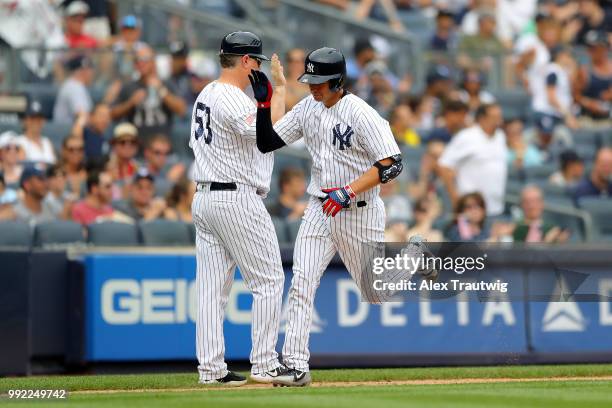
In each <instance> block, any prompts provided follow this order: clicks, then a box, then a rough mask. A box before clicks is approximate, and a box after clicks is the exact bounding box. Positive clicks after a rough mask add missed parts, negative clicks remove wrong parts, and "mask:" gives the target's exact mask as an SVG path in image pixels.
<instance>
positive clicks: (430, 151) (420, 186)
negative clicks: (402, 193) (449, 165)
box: [404, 138, 446, 199]
mask: <svg viewBox="0 0 612 408" xmlns="http://www.w3.org/2000/svg"><path fill="white" fill-rule="evenodd" d="M445 146H446V144H445V143H444V142H443V141H441V140H438V139H433V138H429V139H428V140H427V146H426V149H425V153H424V154H423V156H422V157H421V163H420V168H419V176H418V179H417V181H416V182H414V183H412V184H409V186H408V193H409V195H410V197H414V198H417V199H419V198H423V197H428V196H429V195H430V194H435V192H436V190H437V187H438V186H437V184H438V182H439V179H438V177H437V174H436V168H437V165H438V160H439V159H440V156H441V155H442V152H444V148H445ZM404 171H405V170H404Z"/></svg>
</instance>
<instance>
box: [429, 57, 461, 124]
mask: <svg viewBox="0 0 612 408" xmlns="http://www.w3.org/2000/svg"><path fill="white" fill-rule="evenodd" d="M452 89H453V79H452V74H451V70H450V68H449V67H448V66H446V65H441V64H437V65H434V66H433V67H432V68H431V69H430V70H429V72H428V73H427V78H426V86H425V91H424V92H423V96H422V100H423V103H425V104H431V108H432V111H431V113H430V115H431V116H430V117H424V118H423V119H424V122H423V123H421V127H422V128H423V129H424V130H431V129H433V128H434V123H435V118H436V117H437V116H438V115H439V114H440V113H441V112H442V108H443V106H444V104H445V103H446V102H447V101H448V99H449V96H450V93H451V91H452Z"/></svg>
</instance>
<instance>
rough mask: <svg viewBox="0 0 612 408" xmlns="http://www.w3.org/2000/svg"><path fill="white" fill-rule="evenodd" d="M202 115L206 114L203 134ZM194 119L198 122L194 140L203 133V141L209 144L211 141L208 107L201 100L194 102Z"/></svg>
mask: <svg viewBox="0 0 612 408" xmlns="http://www.w3.org/2000/svg"><path fill="white" fill-rule="evenodd" d="M204 115H206V134H204ZM194 120H195V121H196V123H197V124H198V128H197V129H196V130H195V133H194V135H193V137H194V138H195V140H198V139H199V138H201V137H202V135H204V143H206V144H210V142H212V130H211V128H210V107H208V106H206V105H204V104H203V103H202V102H198V103H197V104H196V109H195V118H194Z"/></svg>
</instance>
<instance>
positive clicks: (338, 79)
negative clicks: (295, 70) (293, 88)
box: [298, 47, 346, 92]
mask: <svg viewBox="0 0 612 408" xmlns="http://www.w3.org/2000/svg"><path fill="white" fill-rule="evenodd" d="M304 71H305V72H304V73H303V74H302V76H300V77H299V78H298V81H300V82H302V83H304V84H322V83H325V82H327V81H329V89H330V90H332V91H333V92H335V91H339V90H340V89H342V86H343V85H344V79H345V78H346V62H345V61H344V55H342V53H341V52H340V51H338V50H337V49H335V48H329V47H323V48H319V49H318V50H314V51H312V52H311V53H310V54H308V56H306V60H305V61H304Z"/></svg>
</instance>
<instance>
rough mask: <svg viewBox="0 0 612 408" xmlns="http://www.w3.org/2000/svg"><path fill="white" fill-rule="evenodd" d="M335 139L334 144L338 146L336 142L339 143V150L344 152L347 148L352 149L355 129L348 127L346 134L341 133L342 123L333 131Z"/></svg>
mask: <svg viewBox="0 0 612 408" xmlns="http://www.w3.org/2000/svg"><path fill="white" fill-rule="evenodd" d="M333 132H334V138H333V139H332V144H333V145H334V146H336V142H338V146H337V147H338V149H339V150H344V149H345V148H349V147H351V136H353V133H354V132H353V129H352V128H351V127H350V126H348V125H347V126H346V130H345V131H344V132H341V131H340V123H338V124H337V125H336V126H334V129H333Z"/></svg>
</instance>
